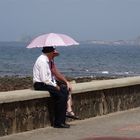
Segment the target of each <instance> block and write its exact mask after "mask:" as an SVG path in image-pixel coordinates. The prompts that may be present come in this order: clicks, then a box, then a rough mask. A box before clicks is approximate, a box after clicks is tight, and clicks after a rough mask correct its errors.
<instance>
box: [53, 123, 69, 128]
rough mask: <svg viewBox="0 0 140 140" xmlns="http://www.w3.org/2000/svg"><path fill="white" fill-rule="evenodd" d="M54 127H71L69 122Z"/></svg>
mask: <svg viewBox="0 0 140 140" xmlns="http://www.w3.org/2000/svg"><path fill="white" fill-rule="evenodd" d="M54 128H70V125H69V124H66V123H65V124H59V125H54Z"/></svg>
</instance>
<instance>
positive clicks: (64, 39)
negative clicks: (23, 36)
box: [27, 33, 79, 48]
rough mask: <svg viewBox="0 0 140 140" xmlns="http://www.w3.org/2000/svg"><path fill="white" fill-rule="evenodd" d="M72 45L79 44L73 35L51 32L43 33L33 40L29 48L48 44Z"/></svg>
mask: <svg viewBox="0 0 140 140" xmlns="http://www.w3.org/2000/svg"><path fill="white" fill-rule="evenodd" d="M70 45H79V43H78V42H76V41H75V40H74V39H72V38H71V37H69V36H67V35H64V34H56V33H49V34H43V35H40V36H38V37H36V38H35V39H33V40H32V41H31V43H30V44H29V45H28V46H27V48H37V47H44V46H45V47H46V46H70Z"/></svg>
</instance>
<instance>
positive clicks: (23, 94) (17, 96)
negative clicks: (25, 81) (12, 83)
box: [0, 76, 140, 103]
mask: <svg viewBox="0 0 140 140" xmlns="http://www.w3.org/2000/svg"><path fill="white" fill-rule="evenodd" d="M138 84H140V76H136V77H126V78H120V79H110V80H98V81H92V82H84V83H77V84H72V88H73V91H72V94H76V93H84V92H87V91H95V90H102V89H110V88H116V87H126V86H131V85H138ZM44 97H49V93H48V92H46V91H34V90H32V89H26V90H15V91H8V92H0V103H10V102H15V101H25V100H31V99H38V98H44Z"/></svg>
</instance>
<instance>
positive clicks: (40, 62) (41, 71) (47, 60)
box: [33, 47, 70, 128]
mask: <svg viewBox="0 0 140 140" xmlns="http://www.w3.org/2000/svg"><path fill="white" fill-rule="evenodd" d="M42 52H43V53H42V54H41V55H40V56H39V57H38V58H37V60H36V62H35V64H34V67H33V82H34V89H35V90H46V91H49V93H50V95H51V97H52V98H53V99H54V104H55V105H54V106H55V113H54V115H55V116H54V117H55V119H54V127H56V128H69V127H70V125H69V124H66V122H65V121H66V110H67V100H68V96H69V92H68V90H67V87H66V86H64V85H63V86H58V85H57V83H56V80H55V77H54V76H53V72H52V71H53V70H51V63H52V60H53V58H54V56H55V55H58V52H57V51H56V50H55V48H54V47H43V50H42Z"/></svg>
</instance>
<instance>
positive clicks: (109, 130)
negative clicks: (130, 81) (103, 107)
mask: <svg viewBox="0 0 140 140" xmlns="http://www.w3.org/2000/svg"><path fill="white" fill-rule="evenodd" d="M70 124H71V128H70V129H58V128H52V127H47V128H41V129H37V130H33V131H28V132H23V133H19V134H13V135H8V136H4V137H0V140H26V139H27V140H83V139H89V138H92V139H93V138H97V137H98V138H100V137H111V138H112V139H113V137H123V138H122V139H121V140H125V138H124V137H126V138H138V139H140V108H135V109H131V110H128V111H123V112H117V113H112V114H108V115H104V116H98V117H94V118H89V119H86V120H79V121H73V122H70ZM90 140H91V139H90ZM93 140H94V139H93ZM102 140H103V138H102ZM113 140H115V139H113Z"/></svg>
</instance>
